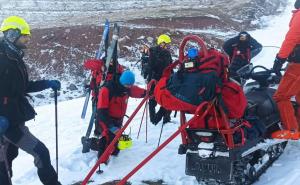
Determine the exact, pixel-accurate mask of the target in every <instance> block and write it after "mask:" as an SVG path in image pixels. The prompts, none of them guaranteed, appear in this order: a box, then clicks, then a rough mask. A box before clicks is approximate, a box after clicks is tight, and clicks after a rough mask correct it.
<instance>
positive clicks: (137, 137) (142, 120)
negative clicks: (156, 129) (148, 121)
mask: <svg viewBox="0 0 300 185" xmlns="http://www.w3.org/2000/svg"><path fill="white" fill-rule="evenodd" d="M146 108H147V102H146V104H145V108H144V110H143V115H142V119H141V123H140V127H139V131H138V135H137V137H136V138H137V139H138V138H139V136H140V132H141V127H142V123H143V120H144V115H145V111H146Z"/></svg>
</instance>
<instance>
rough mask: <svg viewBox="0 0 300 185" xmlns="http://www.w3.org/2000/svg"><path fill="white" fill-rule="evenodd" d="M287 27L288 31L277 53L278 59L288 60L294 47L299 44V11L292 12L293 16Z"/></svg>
mask: <svg viewBox="0 0 300 185" xmlns="http://www.w3.org/2000/svg"><path fill="white" fill-rule="evenodd" d="M289 26H290V29H289V31H288V32H287V34H286V36H285V39H284V41H283V43H282V45H281V48H280V51H279V53H278V57H280V58H288V56H289V55H290V54H291V53H292V52H293V50H294V48H295V46H296V45H297V44H300V9H297V10H294V11H293V16H292V19H291V21H290V25H289Z"/></svg>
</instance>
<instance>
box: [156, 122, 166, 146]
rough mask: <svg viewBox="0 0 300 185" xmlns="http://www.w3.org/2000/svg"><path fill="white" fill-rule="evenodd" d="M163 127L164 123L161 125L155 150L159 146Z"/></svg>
mask: <svg viewBox="0 0 300 185" xmlns="http://www.w3.org/2000/svg"><path fill="white" fill-rule="evenodd" d="M164 125H165V124H164V123H162V125H161V129H160V134H159V138H158V143H157V148H158V147H159V144H160V139H161V134H162V132H163V129H164Z"/></svg>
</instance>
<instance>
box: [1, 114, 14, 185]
mask: <svg viewBox="0 0 300 185" xmlns="http://www.w3.org/2000/svg"><path fill="white" fill-rule="evenodd" d="M8 127H9V122H8V120H7V119H6V118H5V117H4V116H0V150H1V155H0V156H2V157H3V160H4V165H5V169H6V172H7V177H8V182H9V185H12V182H11V173H10V166H9V165H8V161H7V154H6V151H7V150H6V149H5V147H6V146H5V142H4V138H3V135H4V133H5V132H6V130H7V128H8Z"/></svg>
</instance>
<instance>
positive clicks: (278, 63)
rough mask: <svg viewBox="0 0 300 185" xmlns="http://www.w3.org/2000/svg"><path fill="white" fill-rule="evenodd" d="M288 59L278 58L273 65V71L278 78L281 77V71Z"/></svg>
mask: <svg viewBox="0 0 300 185" xmlns="http://www.w3.org/2000/svg"><path fill="white" fill-rule="evenodd" d="M285 61H286V59H285V58H280V57H278V56H276V58H275V60H274V64H273V71H274V73H275V74H276V75H277V76H281V73H280V70H281V68H282V66H283V64H284V63H285Z"/></svg>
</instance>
